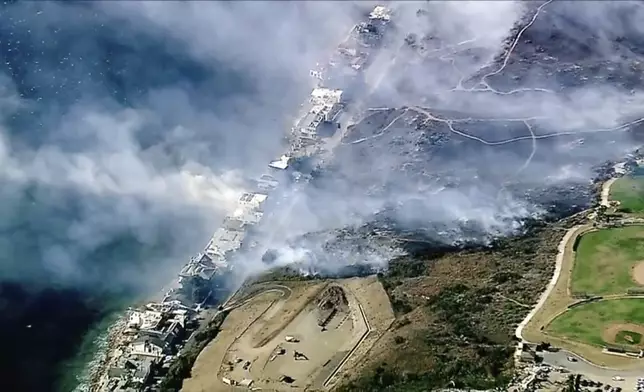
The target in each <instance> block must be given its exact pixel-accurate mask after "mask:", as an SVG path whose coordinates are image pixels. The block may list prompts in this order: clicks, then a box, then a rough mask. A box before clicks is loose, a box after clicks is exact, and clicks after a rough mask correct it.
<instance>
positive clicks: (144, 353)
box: [128, 336, 167, 359]
mask: <svg viewBox="0 0 644 392" xmlns="http://www.w3.org/2000/svg"><path fill="white" fill-rule="evenodd" d="M166 346H167V345H166V344H165V342H164V341H163V340H161V339H159V338H151V337H148V336H145V337H141V338H139V339H136V340H135V341H134V342H132V343H130V345H129V347H128V348H129V353H130V355H131V356H133V357H143V358H154V359H160V358H162V357H164V356H165V354H166V352H167V347H166Z"/></svg>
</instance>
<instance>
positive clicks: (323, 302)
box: [317, 286, 349, 327]
mask: <svg viewBox="0 0 644 392" xmlns="http://www.w3.org/2000/svg"><path fill="white" fill-rule="evenodd" d="M317 305H318V325H319V326H321V327H324V326H326V324H328V323H329V321H331V319H332V318H333V316H335V314H336V313H338V312H346V311H348V309H349V307H348V305H349V301H347V297H346V295H345V294H344V290H342V288H341V287H339V286H331V287H329V288H328V289H326V290H325V291H324V293H322V295H320V297H319V298H318V301H317Z"/></svg>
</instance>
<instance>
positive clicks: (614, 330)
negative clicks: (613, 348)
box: [602, 323, 644, 348]
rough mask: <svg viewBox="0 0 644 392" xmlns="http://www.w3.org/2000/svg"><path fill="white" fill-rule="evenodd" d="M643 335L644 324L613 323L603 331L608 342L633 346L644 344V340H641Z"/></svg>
mask: <svg viewBox="0 0 644 392" xmlns="http://www.w3.org/2000/svg"><path fill="white" fill-rule="evenodd" d="M642 335H644V325H638V324H632V323H625V324H611V325H609V326H607V327H606V328H604V330H603V331H602V339H604V341H605V342H606V343H609V344H617V345H620V346H632V347H633V348H635V347H638V348H639V347H643V346H644V342H642V341H641V337H642ZM638 340H639V341H638Z"/></svg>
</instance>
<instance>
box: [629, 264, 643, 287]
mask: <svg viewBox="0 0 644 392" xmlns="http://www.w3.org/2000/svg"><path fill="white" fill-rule="evenodd" d="M631 274H632V276H633V280H634V281H635V282H637V284H641V285H644V261H640V262H639V263H637V264H635V266H634V267H633V269H632V270H631Z"/></svg>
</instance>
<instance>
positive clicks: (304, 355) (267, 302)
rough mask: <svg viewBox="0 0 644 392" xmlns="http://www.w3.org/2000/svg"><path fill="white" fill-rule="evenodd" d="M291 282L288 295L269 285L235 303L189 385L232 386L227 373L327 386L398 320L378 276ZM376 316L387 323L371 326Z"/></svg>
mask: <svg viewBox="0 0 644 392" xmlns="http://www.w3.org/2000/svg"><path fill="white" fill-rule="evenodd" d="M277 285H279V284H277ZM289 286H290V287H291V290H292V292H291V293H290V295H289V296H280V295H279V293H270V294H269V293H266V294H265V295H258V296H256V297H253V298H252V299H251V300H249V301H248V303H246V304H244V305H243V306H241V307H240V308H238V309H235V310H233V311H232V312H231V313H230V315H229V316H228V318H227V319H226V321H225V322H224V325H223V326H222V331H221V332H220V333H219V335H218V336H217V337H216V338H215V340H214V341H213V342H211V343H210V344H208V346H207V347H206V349H205V350H204V351H203V352H202V353H201V354H200V355H199V357H198V358H197V361H196V363H195V366H194V367H193V369H192V377H191V378H190V379H187V380H185V381H184V388H183V391H190V392H192V391H194V392H197V391H215V392H216V391H222V392H223V391H230V390H231V386H230V385H227V384H225V383H224V381H223V380H224V379H226V380H232V381H234V382H238V383H239V382H242V380H246V382H248V381H249V380H252V387H258V388H261V389H263V390H270V391H283V390H284V391H287V390H288V391H292V390H295V391H303V390H305V389H307V390H320V389H327V388H329V387H330V386H331V385H333V384H334V382H330V379H331V378H332V377H331V376H336V377H333V379H334V380H336V379H337V377H339V376H341V375H342V374H343V373H344V372H345V371H346V370H347V369H353V365H352V363H355V361H356V360H358V359H359V357H360V356H362V355H364V353H365V352H366V351H367V350H368V349H369V348H370V346H371V345H372V344H373V342H374V341H375V339H377V338H378V336H379V334H380V332H384V330H386V328H388V326H389V324H391V321H393V311H392V310H391V307H390V305H389V299H388V297H387V295H386V293H385V292H384V290H383V289H382V286H381V285H380V283H379V282H378V280H377V279H376V278H375V277H371V278H366V279H357V278H356V279H347V280H337V281H328V282H321V281H314V282H302V283H297V284H294V285H291V284H289ZM371 323H372V324H373V325H376V326H377V327H378V328H380V329H381V330H380V331H378V332H372V333H368V332H369V327H370V325H371ZM287 336H288V339H287ZM363 345H364V347H363ZM284 376H288V377H287V378H286V379H284ZM239 388H243V389H246V388H244V387H241V386H240V387H239Z"/></svg>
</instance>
